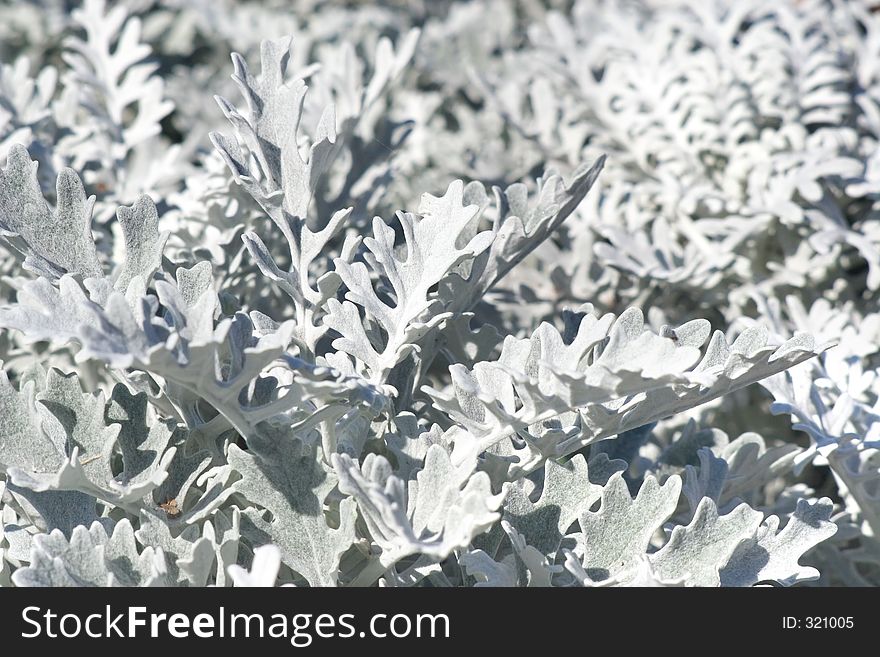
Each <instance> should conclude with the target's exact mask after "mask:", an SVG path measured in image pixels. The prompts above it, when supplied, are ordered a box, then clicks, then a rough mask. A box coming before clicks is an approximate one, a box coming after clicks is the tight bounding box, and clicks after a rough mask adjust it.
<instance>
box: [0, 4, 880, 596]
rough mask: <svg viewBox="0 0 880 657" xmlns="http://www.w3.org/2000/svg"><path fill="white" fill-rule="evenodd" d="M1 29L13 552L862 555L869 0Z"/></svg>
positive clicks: (349, 579) (368, 578)
mask: <svg viewBox="0 0 880 657" xmlns="http://www.w3.org/2000/svg"><path fill="white" fill-rule="evenodd" d="M209 4H210V5H211V6H210V8H208V7H207V5H209ZM569 5H571V6H569ZM7 14H9V15H7ZM0 43H2V44H3V45H2V47H0V56H2V60H3V61H2V66H0V163H2V171H0V245H2V248H3V260H2V268H0V270H2V271H0V273H2V277H0V329H2V330H0V358H2V360H3V368H2V372H0V520H2V524H0V527H2V529H0V584H2V585H7V586H19V587H21V586H56V585H70V586H206V585H213V586H232V585H239V586H252V585H266V586H272V585H280V584H294V585H297V586H754V585H758V584H774V585H782V586H791V585H796V584H801V583H814V584H847V585H876V584H878V583H880V565H878V564H880V544H878V542H877V538H876V537H877V536H878V532H880V494H878V486H880V457H878V454H880V452H878V440H880V401H878V397H880V376H877V372H878V366H880V356H878V349H880V347H878V344H880V313H878V312H877V300H878V290H880V228H878V227H880V220H878V216H880V215H878V207H877V200H878V191H880V187H878V183H880V164H878V163H880V158H878V155H877V153H878V145H880V72H878V70H877V64H876V62H877V61H878V59H877V55H878V54H880V51H878V48H880V46H878V44H880V18H878V17H877V14H876V13H875V12H874V11H873V8H872V6H871V5H870V3H867V2H865V3H859V2H838V1H836V0H827V1H816V2H791V3H775V4H774V6H769V5H767V3H761V2H757V0H756V1H754V2H752V1H751V0H747V1H744V2H741V1H739V0H737V1H736V2H734V1H733V0H725V1H721V0H719V1H718V2H702V1H699V0H692V1H689V2H687V1H684V0H682V1H680V2H660V1H656V2H654V1H650V0H642V1H639V2H630V3H611V2H609V3H605V2H598V1H589V0H579V1H576V2H574V3H561V2H550V1H548V2H540V1H538V0H534V1H532V0H519V1H518V2H502V1H500V0H499V1H490V2H479V3H478V2H442V3H394V2H388V3H376V4H375V5H372V6H368V5H366V4H363V5H362V4H356V5H351V3H335V2H330V1H323V0H312V1H310V2H303V3H296V8H295V10H292V9H291V5H289V3H286V2H268V3H265V2H231V1H230V2H226V1H223V2H212V3H200V2H193V3H182V2H176V1H173V0H162V1H153V2H122V3H114V4H113V5H112V6H109V5H105V3H104V2H103V0H86V1H85V2H83V3H82V4H81V6H78V7H76V8H75V9H74V10H73V11H70V12H68V10H67V8H66V7H65V6H62V3H55V2H38V1H36V0H34V1H33V2H27V3H22V7H21V8H20V9H17V10H16V11H14V12H9V11H8V10H6V9H0ZM768 53H772V56H770V55H769V54H768ZM230 54H231V62H230ZM753 384H756V385H753ZM789 417H790V418H791V419H792V422H788V420H787V418H789Z"/></svg>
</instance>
